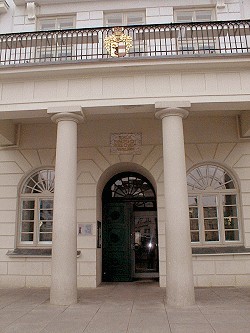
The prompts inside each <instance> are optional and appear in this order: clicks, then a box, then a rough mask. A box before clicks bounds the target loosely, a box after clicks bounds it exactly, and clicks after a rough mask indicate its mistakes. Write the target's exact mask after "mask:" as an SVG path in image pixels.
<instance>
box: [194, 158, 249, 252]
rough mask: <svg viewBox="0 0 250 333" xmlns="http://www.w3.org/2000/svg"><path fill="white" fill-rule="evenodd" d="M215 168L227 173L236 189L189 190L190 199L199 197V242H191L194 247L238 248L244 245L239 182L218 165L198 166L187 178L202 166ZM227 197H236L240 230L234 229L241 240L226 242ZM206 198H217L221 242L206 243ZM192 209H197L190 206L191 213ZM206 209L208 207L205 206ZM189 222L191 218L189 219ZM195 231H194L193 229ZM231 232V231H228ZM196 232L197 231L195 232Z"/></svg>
mask: <svg viewBox="0 0 250 333" xmlns="http://www.w3.org/2000/svg"><path fill="white" fill-rule="evenodd" d="M207 165H209V166H213V167H215V168H220V169H222V170H223V171H224V172H226V173H227V174H228V175H229V176H230V177H231V180H232V181H233V184H234V188H233V189H219V190H214V189H211V188H209V189H205V190H198V189H197V190H190V189H189V188H188V198H190V197H197V199H198V204H197V209H198V218H197V219H198V227H199V229H198V230H199V241H197V242H196V241H191V245H192V247H200V246H204V247H211V246H213V247H220V246H234V245H235V246H238V245H242V244H243V233H242V228H243V225H242V219H241V202H240V191H239V186H238V182H237V181H236V178H235V177H234V176H233V175H232V172H231V171H228V169H226V168H225V167H224V166H221V165H218V164H216V163H209V162H208V163H203V164H199V165H196V166H195V167H192V168H191V169H190V170H188V172H187V176H188V175H189V174H190V173H191V172H192V171H194V170H195V169H197V168H199V167H202V166H207ZM226 195H235V197H236V204H235V205H232V206H235V207H236V209H237V220H238V229H233V230H238V234H239V239H238V240H226V230H227V229H226V228H225V216H224V207H225V204H224V203H223V196H226ZM204 196H215V197H216V200H217V206H216V207H217V220H218V234H219V240H218V241H206V240H205V220H204V205H203V203H202V198H203V197H204ZM191 207H196V206H194V205H190V204H189V212H190V208H191ZM205 207H206V206H205ZM189 221H191V220H190V218H189ZM192 230H193V229H192ZM192 230H191V226H190V237H191V231H192ZM228 230H230V229H228ZM193 231H195V230H193Z"/></svg>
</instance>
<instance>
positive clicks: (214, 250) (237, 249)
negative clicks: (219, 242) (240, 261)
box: [192, 246, 250, 255]
mask: <svg viewBox="0 0 250 333" xmlns="http://www.w3.org/2000/svg"><path fill="white" fill-rule="evenodd" d="M248 253H249V254H250V248H245V247H244V246H225V247H193V248H192V254H201V255H202V254H208V255H210V254H248Z"/></svg>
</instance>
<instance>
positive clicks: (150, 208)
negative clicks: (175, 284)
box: [102, 172, 159, 281]
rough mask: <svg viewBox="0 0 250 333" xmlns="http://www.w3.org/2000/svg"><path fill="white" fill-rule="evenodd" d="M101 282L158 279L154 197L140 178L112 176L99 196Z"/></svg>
mask: <svg viewBox="0 0 250 333" xmlns="http://www.w3.org/2000/svg"><path fill="white" fill-rule="evenodd" d="M102 203H103V230H102V232H103V253H102V258H103V260H102V279H103V281H131V280H133V279H136V278H153V277H154V278H156V277H158V276H159V259H158V237H157V236H158V232H157V208H156V195H155V191H154V188H153V186H152V184H151V183H150V182H149V181H148V180H147V179H146V178H145V177H143V176H142V175H140V174H138V173H134V172H123V173H119V174H117V175H115V176H114V177H112V178H111V179H110V180H109V181H108V183H107V184H106V186H105V188H104V190H103V195H102Z"/></svg>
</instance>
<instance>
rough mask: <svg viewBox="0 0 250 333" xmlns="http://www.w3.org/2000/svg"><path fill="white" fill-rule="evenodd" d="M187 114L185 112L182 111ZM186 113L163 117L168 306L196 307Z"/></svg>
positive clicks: (162, 115) (163, 115) (177, 112)
mask: <svg viewBox="0 0 250 333" xmlns="http://www.w3.org/2000/svg"><path fill="white" fill-rule="evenodd" d="M181 111H183V113H182V112H181ZM187 114H188V113H187V111H185V110H177V111H176V112H175V111H173V110H167V111H166V113H165V114H161V118H162V128H163V157H164V190H165V212H166V276H167V282H166V283H167V285H166V293H167V304H168V305H172V306H186V305H192V304H194V284H193V266H192V252H191V240H190V226H189V210H188V193H187V180H186V166H185V151H184V135H183V124H182V118H183V116H184V115H187Z"/></svg>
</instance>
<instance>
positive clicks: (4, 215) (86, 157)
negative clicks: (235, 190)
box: [0, 115, 250, 287]
mask: <svg viewBox="0 0 250 333" xmlns="http://www.w3.org/2000/svg"><path fill="white" fill-rule="evenodd" d="M222 128H223V131H222V130H221V129H222ZM149 129H150V130H149ZM195 129H197V130H195ZM198 129H199V130H198ZM129 131H131V132H141V133H142V138H143V146H142V153H141V154H139V155H112V154H110V148H109V141H110V134H111V133H117V132H121V133H122V132H129ZM97 132H98V135H93V133H97ZM90 133H92V135H90ZM184 133H185V138H186V139H185V141H186V144H185V148H186V163H187V169H189V168H190V167H192V166H194V165H196V164H197V163H201V162H207V161H209V162H215V163H219V164H221V165H222V166H225V167H227V168H228V169H229V170H231V172H232V173H233V174H234V175H235V176H236V178H237V180H238V183H239V186H240V189H241V193H242V196H241V197H242V230H243V235H244V238H243V241H244V244H245V246H247V247H250V227H249V226H250V200H249V198H250V154H249V151H250V142H249V141H247V140H246V141H240V140H239V139H238V137H237V125H236V118H235V117H226V118H225V117H195V116H192V115H191V116H190V117H189V118H188V119H186V120H185V121H184ZM228 133H230V135H229V134H228ZM55 137H56V126H55V125H54V124H50V123H48V124H47V123H46V124H22V130H21V140H20V147H19V148H17V149H5V150H1V151H0V184H1V185H0V188H1V191H0V286H3V287H4V286H8V287H15V286H19V287H20V286H27V287H32V286H49V285H50V274H51V267H50V259H48V258H10V257H8V256H7V255H6V253H7V251H8V250H11V249H13V248H14V247H15V242H16V239H15V230H16V220H17V216H16V209H17V205H18V186H19V184H20V182H21V180H22V179H23V177H24V176H25V175H26V174H28V173H29V172H31V171H32V170H33V169H35V168H37V167H41V166H48V165H54V162H55ZM150 138H152V140H150ZM161 140H162V138H161V124H160V121H159V120H156V119H153V118H152V119H130V120H129V119H127V120H125V119H123V120H122V121H121V120H111V119H109V120H101V119H99V120H95V121H94V120H92V121H91V120H90V121H87V122H86V123H84V124H81V125H79V131H78V147H79V148H78V180H77V222H78V223H89V224H92V225H93V235H92V236H82V237H80V236H78V249H79V250H81V255H80V257H79V258H78V263H77V265H78V266H77V267H78V286H79V287H95V286H96V285H98V284H99V283H100V282H101V250H100V249H96V220H97V219H101V204H100V195H101V193H100V191H101V189H102V188H103V185H104V184H105V181H107V180H108V177H111V175H112V172H113V173H114V172H115V171H116V172H119V171H123V170H125V169H126V170H128V169H130V170H132V171H134V170H136V171H138V170H141V171H142V172H144V173H145V175H146V176H149V177H151V179H150V180H151V181H153V184H154V185H155V186H156V191H157V204H158V232H159V251H160V253H159V255H160V284H161V286H164V285H165V282H166V281H165V221H164V220H165V218H164V216H165V215H164V186H163V164H162V146H161ZM108 170H110V171H108ZM105 173H106V176H105V177H104V178H103V175H105ZM98 198H99V199H98ZM98 200H99V202H98ZM193 264H194V281H195V285H196V286H210V285H213V286H215V285H222V284H224V285H247V284H248V285H249V283H250V255H247V254H246V255H236V254H235V255H216V256H215V255H213V256H212V255H209V256H204V255H203V256H201V255H200V256H198V255H195V256H193Z"/></svg>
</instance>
